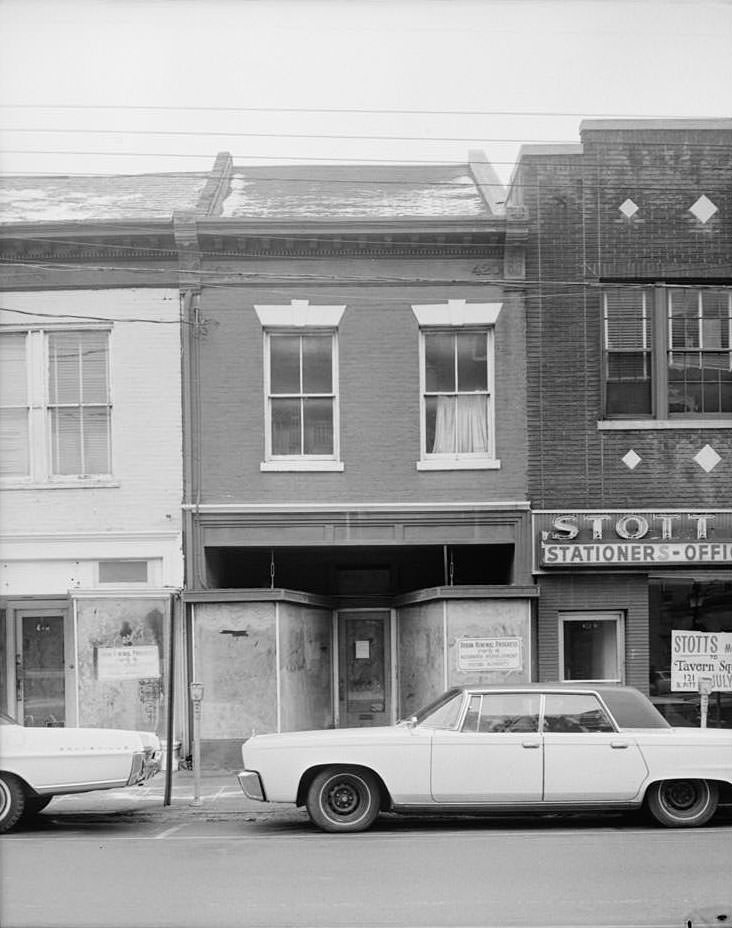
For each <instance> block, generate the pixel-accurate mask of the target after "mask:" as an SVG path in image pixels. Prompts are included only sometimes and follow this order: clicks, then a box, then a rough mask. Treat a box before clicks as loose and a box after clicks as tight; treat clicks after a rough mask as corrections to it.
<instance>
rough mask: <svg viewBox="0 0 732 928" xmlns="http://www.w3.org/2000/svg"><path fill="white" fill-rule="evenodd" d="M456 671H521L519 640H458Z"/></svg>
mask: <svg viewBox="0 0 732 928" xmlns="http://www.w3.org/2000/svg"><path fill="white" fill-rule="evenodd" d="M457 646H458V659H457V665H458V670H461V671H464V672H467V673H470V672H472V671H485V670H487V671H490V670H523V666H524V662H523V642H522V640H521V638H458V642H457Z"/></svg>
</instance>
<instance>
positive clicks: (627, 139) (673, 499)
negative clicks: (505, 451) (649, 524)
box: [514, 123, 732, 508]
mask: <svg viewBox="0 0 732 928" xmlns="http://www.w3.org/2000/svg"><path fill="white" fill-rule="evenodd" d="M582 140H583V145H584V149H583V152H582V153H570V152H564V153H561V152H557V153H554V154H547V153H541V152H537V153H536V154H532V153H531V150H529V151H528V153H527V154H526V156H525V157H524V159H523V161H522V164H521V166H520V169H519V172H518V175H517V181H518V183H517V186H516V191H515V194H514V196H515V197H518V196H519V195H520V196H521V197H522V199H523V202H524V204H525V205H526V207H527V208H528V213H529V221H530V233H529V242H528V246H527V269H526V277H527V304H526V305H527V352H528V387H527V389H528V405H527V409H528V424H529V487H530V498H531V501H532V504H533V505H534V506H535V507H537V508H558V507H571V506H575V507H578V508H596V507H598V506H600V507H605V506H606V507H622V506H633V507H636V508H637V507H642V506H658V505H666V506H674V507H679V508H683V507H689V506H698V507H703V506H707V507H710V508H712V507H714V506H721V507H728V506H729V505H731V504H732V420H731V421H730V428H729V429H726V428H725V429H718V430H713V429H689V428H683V429H682V428H676V429H668V430H662V429H661V430H649V429H643V430H631V429H624V430H621V431H602V430H600V429H599V428H598V421H599V420H600V419H601V416H602V364H601V361H602V356H601V349H602V304H601V293H600V287H599V286H598V284H599V282H600V281H601V279H602V278H603V277H604V278H612V279H619V278H624V279H628V280H634V281H637V280H658V279H664V280H667V281H668V280H683V281H689V282H698V281H704V280H715V281H718V282H724V281H726V282H727V284H728V285H729V283H730V281H732V266H731V265H730V255H731V254H732V183H731V182H732V131H729V130H728V131H725V132H717V131H704V130H699V131H696V130H692V131H681V130H679V129H675V130H667V131H662V130H659V129H653V130H651V129H632V130H631V129H627V128H625V129H621V128H617V129H615V128H613V129H603V130H600V129H597V128H592V123H590V124H589V125H588V127H587V128H586V129H585V131H584V132H583V136H582ZM701 194H705V195H706V196H707V197H709V199H710V200H712V201H713V202H714V203H715V205H716V206H717V207H718V208H719V212H718V213H717V214H715V216H714V217H712V218H711V219H710V220H709V221H708V222H707V223H701V222H699V221H698V220H696V219H694V217H693V216H692V214H691V213H689V212H688V209H689V207H690V206H691V205H692V204H693V203H694V202H695V201H696V199H697V198H698V197H699V196H700V195H701ZM626 198H631V199H632V200H633V201H634V202H635V203H636V204H637V205H638V206H639V207H640V209H639V211H638V213H636V215H635V217H633V218H632V219H630V220H628V219H626V218H625V217H624V216H623V214H622V213H621V212H620V211H619V209H618V207H619V206H620V205H621V204H622V203H623V201H624V200H625V199H626ZM706 444H710V445H711V446H712V447H713V448H714V449H715V450H716V451H717V453H718V454H720V455H721V456H722V461H721V463H720V464H718V465H717V467H716V468H715V469H714V470H713V471H712V472H711V473H709V474H706V473H705V472H704V471H703V470H702V469H701V468H700V467H699V466H698V465H697V464H696V463H694V461H693V457H694V455H695V454H696V453H697V452H698V451H700V450H701V449H702V448H703V447H704V446H705V445H706ZM631 449H633V450H634V451H636V453H638V454H639V455H640V457H641V458H642V461H641V464H640V465H639V466H638V467H637V468H636V469H635V470H632V471H631V470H629V469H628V468H627V467H626V466H625V464H623V463H622V460H621V458H622V457H623V456H624V455H625V454H626V453H627V452H628V451H629V450H631Z"/></svg>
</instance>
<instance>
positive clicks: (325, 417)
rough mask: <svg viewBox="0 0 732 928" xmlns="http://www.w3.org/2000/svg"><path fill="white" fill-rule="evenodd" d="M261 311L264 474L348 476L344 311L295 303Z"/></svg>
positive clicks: (259, 309) (260, 309)
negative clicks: (342, 433)
mask: <svg viewBox="0 0 732 928" xmlns="http://www.w3.org/2000/svg"><path fill="white" fill-rule="evenodd" d="M255 308H256V310H257V313H258V314H259V317H260V321H261V322H262V324H263V326H264V361H265V363H264V375H265V420H266V431H265V460H264V462H263V464H262V465H261V467H262V470H265V471H266V470H273V471H277V470H342V469H343V465H342V464H341V463H340V460H339V428H338V419H339V416H338V332H337V322H338V321H339V320H340V315H341V313H342V311H343V307H310V306H309V304H308V303H307V302H306V301H293V303H292V304H291V305H290V306H287V307H272V306H269V307H267V306H258V307H255ZM333 310H336V311H337V312H335V313H334V312H332V311H333Z"/></svg>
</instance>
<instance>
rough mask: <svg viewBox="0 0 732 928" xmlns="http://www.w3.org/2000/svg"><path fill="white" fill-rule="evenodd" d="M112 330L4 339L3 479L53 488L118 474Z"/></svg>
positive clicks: (0, 362)
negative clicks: (73, 480) (111, 375)
mask: <svg viewBox="0 0 732 928" xmlns="http://www.w3.org/2000/svg"><path fill="white" fill-rule="evenodd" d="M110 432H111V402H110V393H109V333H108V332H107V331H98V330H87V331H72V332H68V331H64V332H60V331H52V332H45V331H42V330H30V331H27V332H14V333H3V334H2V336H0V461H1V462H2V463H1V464H0V467H1V470H0V475H1V476H2V477H4V478H6V479H8V480H11V481H12V480H20V481H23V480H31V481H41V482H43V481H46V480H54V479H56V480H58V479H63V478H65V477H75V478H78V477H98V476H100V475H108V474H110V473H111V470H112V465H111V448H110V445H111V440H110Z"/></svg>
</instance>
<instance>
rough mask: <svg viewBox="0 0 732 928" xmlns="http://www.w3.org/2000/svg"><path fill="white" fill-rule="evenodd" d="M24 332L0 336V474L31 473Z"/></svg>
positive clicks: (20, 474) (14, 475) (25, 475)
mask: <svg viewBox="0 0 732 928" xmlns="http://www.w3.org/2000/svg"><path fill="white" fill-rule="evenodd" d="M26 341H27V335H26V333H25V332H19V333H13V334H7V335H2V336H0V476H2V477H27V476H28V474H29V472H30V448H29V425H30V423H29V413H30V403H29V397H28V370H27V361H26V350H27V349H26Z"/></svg>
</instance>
